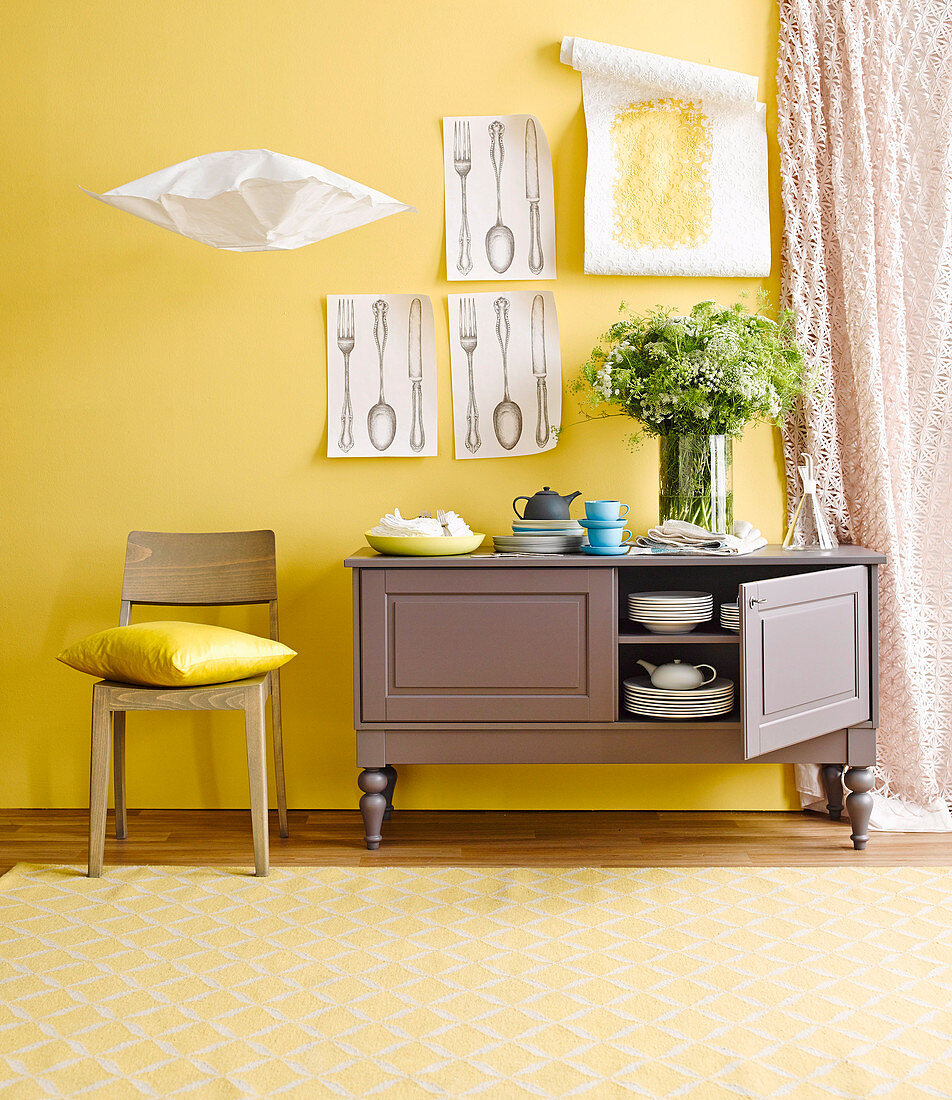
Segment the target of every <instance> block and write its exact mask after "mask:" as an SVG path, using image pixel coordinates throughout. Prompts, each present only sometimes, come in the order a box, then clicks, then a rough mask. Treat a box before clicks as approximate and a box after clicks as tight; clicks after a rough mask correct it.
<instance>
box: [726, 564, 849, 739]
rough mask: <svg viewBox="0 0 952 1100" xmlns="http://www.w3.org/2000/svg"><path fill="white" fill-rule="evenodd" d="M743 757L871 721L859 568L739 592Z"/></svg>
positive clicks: (763, 583) (760, 584)
mask: <svg viewBox="0 0 952 1100" xmlns="http://www.w3.org/2000/svg"><path fill="white" fill-rule="evenodd" d="M738 597H739V598H738V602H739V604H740V617H741V653H742V658H741V667H742V670H743V671H742V675H743V684H742V700H741V713H742V718H743V724H744V739H745V755H746V756H747V757H748V759H749V758H751V757H755V756H760V755H761V754H762V753H766V752H772V751H773V750H775V749H781V748H784V747H786V746H787V745H795V744H798V743H799V742H801V741H808V740H810V739H811V738H813V737H818V736H820V735H821V734H825V733H832V732H833V731H834V730H838V729H845V728H846V727H847V726H849V725H851V724H855V723H858V722H864V721H866V720H867V719H868V718H869V716H870V702H869V700H870V674H869V632H868V619H869V577H868V573H867V570H866V567H865V566H850V567H848V568H845V569H829V570H824V571H822V572H815V573H803V574H800V575H797V576H791V577H781V578H776V579H774V580H765V581H758V582H754V583H748V584H742V585H740V590H739V594H738Z"/></svg>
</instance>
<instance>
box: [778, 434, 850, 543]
mask: <svg viewBox="0 0 952 1100" xmlns="http://www.w3.org/2000/svg"><path fill="white" fill-rule="evenodd" d="M800 461H801V462H802V463H803V465H802V466H798V467H797V469H798V470H799V471H800V480H801V481H802V482H803V496H802V497H801V498H800V503H799V504H798V505H797V510H796V511H795V512H794V513H793V519H792V520H791V521H790V526H789V528H788V529H787V536H786V538H785V539H784V540H783V548H784V550H833V549H834V548H835V547H836V546H837V541H836V538H835V536H834V535H833V531H832V529H831V528H830V525H829V523H828V522H827V519H826V516H825V515H824V513H823V509H822V508H821V507H820V498H819V496H818V495H817V490H816V472H815V470H814V467H813V456H812V455H807V454H802V455H800Z"/></svg>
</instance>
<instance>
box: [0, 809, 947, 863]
mask: <svg viewBox="0 0 952 1100" xmlns="http://www.w3.org/2000/svg"><path fill="white" fill-rule="evenodd" d="M289 816H290V831H291V836H290V838H289V839H287V840H282V839H281V838H280V837H279V836H278V830H277V821H276V820H275V816H274V814H272V815H271V817H272V819H271V862H272V865H273V866H276V867H289V866H293V865H299V866H320V865H324V864H338V865H360V866H367V867H381V866H387V865H391V864H407V863H420V864H422V863H442V864H461V865H470V866H472V865H479V864H499V865H513V864H515V865H524V866H525V865H531V866H558V865H562V866H579V865H586V866H631V867H653V866H670V865H675V864H677V865H680V866H692V865H693V866H728V865H732V866H736V865H743V864H748V865H759V866H788V867H792V866H820V865H826V864H843V865H846V866H863V865H869V864H881V865H896V864H921V865H934V866H949V867H952V834H948V833H946V834H902V833H873V834H871V837H870V842H869V847H868V848H867V850H866V851H865V852H854V851H853V847H852V845H851V844H850V840H849V834H850V826H849V822H848V821H846V820H844V821H842V822H831V821H829V820H828V819H827V818H825V817H822V816H819V815H816V814H799V813H705V812H654V811H626V810H592V811H577V810H576V811H565V812H562V811H559V812H555V811H534V810H524V811H517V812H513V811H508V812H504V811H423V810H403V811H401V810H399V809H397V810H395V811H394V814H393V819H392V820H391V821H389V822H385V823H384V829H383V832H384V842H383V845H382V846H381V847H380V849H379V850H378V851H376V852H368V851H367V850H366V849H365V847H364V844H363V829H362V826H361V820H360V815H359V814H358V813H357V811H355V810H354V811H350V810H319V811H301V810H298V811H292V812H291V814H290V815H289ZM86 828H87V816H86V812H85V811H84V810H0V873H2V872H4V871H7V870H9V869H10V867H12V866H13V864H14V863H17V862H20V861H24V862H30V863H67V864H83V863H85V861H86ZM108 830H109V831H108V832H107V836H106V864H107V866H108V865H109V864H118V863H139V864H144V863H151V864H185V865H187V864H193V865H194V864H198V865H215V864H221V865H226V864H227V865H250V864H251V863H252V862H253V859H252V847H251V822H250V818H249V815H248V813H247V811H241V810H138V811H130V813H129V836H128V838H127V839H126V840H123V841H117V840H116V839H115V836H114V832H113V830H114V825H113V820H112V814H111V813H110V815H109V822H108Z"/></svg>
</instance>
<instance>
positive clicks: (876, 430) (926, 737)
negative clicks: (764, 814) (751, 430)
mask: <svg viewBox="0 0 952 1100" xmlns="http://www.w3.org/2000/svg"><path fill="white" fill-rule="evenodd" d="M780 15H781V31H780V54H779V71H778V93H779V94H778V108H779V141H780V155H781V167H782V176H783V207H784V236H783V293H784V297H785V299H786V302H787V304H789V305H790V306H791V307H792V308H793V309H794V310H795V311H796V312H797V315H798V325H799V335H800V338H801V340H802V341H803V343H804V345H805V346H806V347H807V348H808V349H809V356H810V359H811V361H812V366H813V368H814V369H815V371H816V374H817V377H818V384H817V386H816V389H815V391H814V393H813V395H812V396H811V397H810V398H809V399H808V400H806V401H804V402H803V405H802V408H801V409H800V410H799V413H798V415H796V416H795V417H794V418H793V419H792V420H791V423H790V424H789V426H788V428H787V430H786V432H785V439H784V445H785V448H784V449H785V455H786V469H787V481H788V490H789V495H788V499H789V500H790V501H791V504H792V505H793V504H795V503H796V499H797V494H798V492H799V485H798V484H797V478H796V469H795V467H796V459H797V456H798V454H799V453H800V452H801V451H803V450H806V451H810V452H812V453H813V455H814V456H815V458H816V462H817V467H818V469H819V472H820V488H821V492H822V498H823V501H824V503H825V505H826V507H827V510H828V512H829V513H830V514H831V518H832V519H833V520H834V522H835V527H836V531H837V535H838V537H839V538H840V540H841V541H843V542H852V543H857V544H861V545H864V546H868V547H871V548H873V549H876V550H880V551H882V552H884V553H886V554H888V555H889V565H888V567H887V568H885V569H884V570H882V580H881V586H880V601H881V603H880V608H881V611H880V615H881V622H880V647H881V654H880V672H881V721H880V737H879V759H878V767H877V786H878V789H879V790H880V791H881V792H882V793H883V794H885V795H893V796H898V798H900V799H905V800H908V801H909V802H913V803H916V804H917V805H918V806H919V807H924V806H926V805H928V804H929V803H934V802H937V801H938V800H943V799H944V800H945V801H952V163H950V162H952V44H950V27H952V3H950V2H949V0H781V2H780ZM946 816H947V814H946Z"/></svg>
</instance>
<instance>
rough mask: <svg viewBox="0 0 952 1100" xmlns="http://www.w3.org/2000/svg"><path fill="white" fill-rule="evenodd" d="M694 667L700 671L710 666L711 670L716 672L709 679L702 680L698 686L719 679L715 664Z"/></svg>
mask: <svg viewBox="0 0 952 1100" xmlns="http://www.w3.org/2000/svg"><path fill="white" fill-rule="evenodd" d="M694 667H695V668H696V669H697V670H698V671H700V670H701V669H702V668H709V669H710V670H711V672H713V673H714V675H713V676H711V677H709V678H708V679H707V680H702V681H701V682H700V684H698V687H704V685H705V684H713V683H714V681H715V680H716V679H717V669H716V668H715V667H714V666H713V665H695V666H694Z"/></svg>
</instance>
